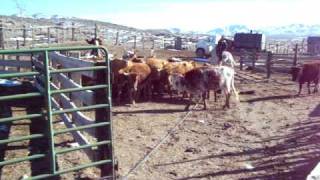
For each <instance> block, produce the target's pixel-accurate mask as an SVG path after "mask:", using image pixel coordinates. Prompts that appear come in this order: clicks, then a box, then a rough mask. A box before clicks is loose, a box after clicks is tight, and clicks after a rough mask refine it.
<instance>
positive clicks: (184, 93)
mask: <svg viewBox="0 0 320 180" xmlns="http://www.w3.org/2000/svg"><path fill="white" fill-rule="evenodd" d="M187 97H188V93H187V92H186V91H183V92H182V99H183V98H187Z"/></svg>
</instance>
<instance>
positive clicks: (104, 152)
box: [94, 62, 114, 177]
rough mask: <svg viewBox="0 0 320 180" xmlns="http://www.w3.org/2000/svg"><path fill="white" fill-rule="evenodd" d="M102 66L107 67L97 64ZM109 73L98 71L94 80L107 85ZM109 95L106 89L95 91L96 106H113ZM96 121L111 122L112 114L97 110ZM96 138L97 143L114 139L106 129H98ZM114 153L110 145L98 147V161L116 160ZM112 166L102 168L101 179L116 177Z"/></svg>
mask: <svg viewBox="0 0 320 180" xmlns="http://www.w3.org/2000/svg"><path fill="white" fill-rule="evenodd" d="M101 65H103V66H105V65H106V64H105V63H104V62H103V63H102V62H98V63H96V66H101ZM108 73H109V72H106V71H104V70H99V71H96V73H95V78H94V80H95V82H96V84H105V83H106V78H107V76H108ZM108 93H110V92H107V91H106V90H105V89H98V90H95V102H96V104H104V103H108V104H110V105H111V99H109V98H108V97H107V94H108ZM95 119H96V123H101V122H111V112H110V111H108V110H107V109H105V108H99V109H96V111H95ZM110 126H111V124H110ZM110 129H111V128H110ZM96 137H97V141H99V142H100V141H106V140H111V139H112V132H107V131H106V128H105V127H98V128H96ZM112 151H113V149H112V146H111V145H109V144H108V145H103V146H98V159H99V160H103V159H110V158H112V159H114V158H113V152H112ZM112 164H113V163H112ZM112 164H105V165H101V166H100V169H101V177H103V176H110V175H111V176H113V177H114V168H113V166H112Z"/></svg>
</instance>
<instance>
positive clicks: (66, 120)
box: [51, 98, 90, 145]
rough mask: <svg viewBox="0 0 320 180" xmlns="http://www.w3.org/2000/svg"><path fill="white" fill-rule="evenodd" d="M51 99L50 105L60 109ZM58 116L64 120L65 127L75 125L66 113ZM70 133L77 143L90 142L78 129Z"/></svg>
mask: <svg viewBox="0 0 320 180" xmlns="http://www.w3.org/2000/svg"><path fill="white" fill-rule="evenodd" d="M51 100H52V105H53V107H54V108H56V109H61V108H60V106H59V104H58V102H57V101H56V100H55V99H54V98H51ZM60 117H61V119H62V121H63V122H64V124H65V125H66V126H67V128H74V127H76V126H75V125H74V124H73V123H72V120H71V119H70V118H69V117H68V116H67V115H66V114H60ZM71 134H72V136H73V138H74V139H75V141H76V142H77V143H79V144H80V145H87V144H90V142H89V141H88V140H87V139H86V138H85V137H84V135H83V134H81V132H80V131H73V132H71Z"/></svg>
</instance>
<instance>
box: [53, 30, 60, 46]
mask: <svg viewBox="0 0 320 180" xmlns="http://www.w3.org/2000/svg"><path fill="white" fill-rule="evenodd" d="M54 28H55V30H56V43H57V44H59V38H60V37H59V28H58V27H54Z"/></svg>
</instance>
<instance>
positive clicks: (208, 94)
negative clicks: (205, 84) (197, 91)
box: [207, 90, 210, 99]
mask: <svg viewBox="0 0 320 180" xmlns="http://www.w3.org/2000/svg"><path fill="white" fill-rule="evenodd" d="M207 99H210V90H208V91H207Z"/></svg>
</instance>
